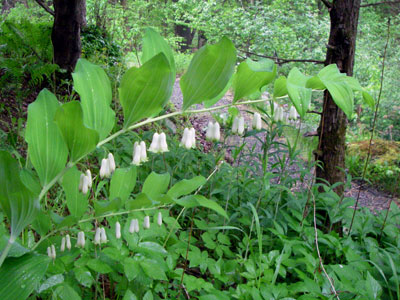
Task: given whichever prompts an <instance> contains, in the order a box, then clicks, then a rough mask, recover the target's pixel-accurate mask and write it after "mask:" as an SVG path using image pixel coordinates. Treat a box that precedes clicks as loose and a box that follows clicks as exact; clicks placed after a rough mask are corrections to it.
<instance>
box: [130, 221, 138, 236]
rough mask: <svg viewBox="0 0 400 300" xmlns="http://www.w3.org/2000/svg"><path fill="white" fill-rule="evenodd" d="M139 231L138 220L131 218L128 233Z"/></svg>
mask: <svg viewBox="0 0 400 300" xmlns="http://www.w3.org/2000/svg"><path fill="white" fill-rule="evenodd" d="M134 232H136V233H137V232H139V221H138V219H132V221H131V224H130V225H129V233H134Z"/></svg>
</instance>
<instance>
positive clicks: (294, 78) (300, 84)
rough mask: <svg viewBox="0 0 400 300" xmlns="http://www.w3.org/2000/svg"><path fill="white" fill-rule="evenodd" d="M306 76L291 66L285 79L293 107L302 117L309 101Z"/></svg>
mask: <svg viewBox="0 0 400 300" xmlns="http://www.w3.org/2000/svg"><path fill="white" fill-rule="evenodd" d="M307 80H308V77H307V76H305V75H303V74H301V72H300V71H299V70H298V69H297V68H293V69H292V70H290V72H289V76H288V78H287V80H286V88H287V91H288V94H289V97H290V100H291V101H292V103H293V105H294V107H295V108H296V110H297V112H298V113H299V115H300V117H302V118H304V116H305V115H306V112H307V110H308V106H309V105H310V102H311V93H312V90H311V89H310V88H306V83H307Z"/></svg>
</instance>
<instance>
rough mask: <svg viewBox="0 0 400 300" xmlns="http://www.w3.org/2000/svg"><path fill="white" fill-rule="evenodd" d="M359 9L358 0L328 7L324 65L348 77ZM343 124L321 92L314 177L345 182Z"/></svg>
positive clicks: (343, 0) (340, 113)
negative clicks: (319, 164)
mask: <svg viewBox="0 0 400 300" xmlns="http://www.w3.org/2000/svg"><path fill="white" fill-rule="evenodd" d="M359 10H360V0H334V1H333V3H332V6H331V8H330V10H329V14H330V18H331V29H330V35H329V44H328V45H327V48H328V51H327V53H326V65H329V64H333V63H334V64H336V65H337V66H338V68H339V70H340V71H341V72H342V73H346V74H347V75H349V76H351V75H353V66H354V52H355V48H356V36H357V24H358V15H359ZM346 127H347V118H346V115H345V114H344V112H343V111H342V110H341V109H340V108H339V107H338V106H337V105H336V104H335V103H334V101H333V100H332V97H331V96H330V94H329V93H328V92H327V91H325V94H324V104H323V112H322V118H321V122H320V125H319V128H318V135H319V136H320V141H319V149H318V151H317V152H316V159H317V160H319V161H320V162H321V163H322V168H317V178H319V179H323V180H326V181H328V182H329V183H330V184H334V183H336V182H345V173H344V168H345V139H346ZM320 181H322V180H320ZM335 191H336V192H337V193H338V194H339V195H343V192H344V186H343V185H341V186H339V187H337V188H336V189H335Z"/></svg>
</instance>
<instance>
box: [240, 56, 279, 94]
mask: <svg viewBox="0 0 400 300" xmlns="http://www.w3.org/2000/svg"><path fill="white" fill-rule="evenodd" d="M275 76H276V65H275V63H274V61H273V60H271V59H267V58H264V59H261V60H259V61H253V60H251V59H250V58H248V59H246V60H245V61H243V62H241V63H240V65H239V67H238V69H237V72H236V74H235V78H234V80H233V89H234V91H235V97H234V99H233V102H236V101H237V100H239V99H242V98H244V97H247V96H249V95H251V94H253V93H255V92H257V91H260V90H261V88H262V87H263V86H265V85H267V84H268V83H270V82H271V81H272V80H274V78H275Z"/></svg>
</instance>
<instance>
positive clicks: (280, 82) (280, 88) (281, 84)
mask: <svg viewBox="0 0 400 300" xmlns="http://www.w3.org/2000/svg"><path fill="white" fill-rule="evenodd" d="M287 93H288V91H287V88H286V77H285V76H280V77H279V78H278V79H277V80H275V82H274V98H279V97H283V96H286V95H287Z"/></svg>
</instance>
